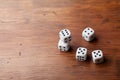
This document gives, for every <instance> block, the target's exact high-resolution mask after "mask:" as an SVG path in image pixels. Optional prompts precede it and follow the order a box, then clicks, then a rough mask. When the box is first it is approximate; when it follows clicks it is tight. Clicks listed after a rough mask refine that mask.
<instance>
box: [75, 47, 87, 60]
mask: <svg viewBox="0 0 120 80" xmlns="http://www.w3.org/2000/svg"><path fill="white" fill-rule="evenodd" d="M76 59H78V60H80V61H85V60H86V59H87V49H86V48H84V47H79V48H78V49H77V51H76Z"/></svg>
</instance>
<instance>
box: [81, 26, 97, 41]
mask: <svg viewBox="0 0 120 80" xmlns="http://www.w3.org/2000/svg"><path fill="white" fill-rule="evenodd" d="M94 33H95V32H94V30H93V29H92V28H90V27H87V28H85V29H84V30H83V32H82V37H83V38H84V39H85V40H86V41H91V40H93V39H94Z"/></svg>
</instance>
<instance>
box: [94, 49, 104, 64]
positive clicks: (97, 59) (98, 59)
mask: <svg viewBox="0 0 120 80" xmlns="http://www.w3.org/2000/svg"><path fill="white" fill-rule="evenodd" d="M92 59H93V63H102V62H103V61H104V58H103V53H102V51H101V50H94V51H92Z"/></svg>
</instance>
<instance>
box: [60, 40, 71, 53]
mask: <svg viewBox="0 0 120 80" xmlns="http://www.w3.org/2000/svg"><path fill="white" fill-rule="evenodd" d="M58 49H59V50H60V51H65V52H66V51H68V50H69V49H70V45H69V44H68V43H64V42H63V41H62V40H59V42H58Z"/></svg>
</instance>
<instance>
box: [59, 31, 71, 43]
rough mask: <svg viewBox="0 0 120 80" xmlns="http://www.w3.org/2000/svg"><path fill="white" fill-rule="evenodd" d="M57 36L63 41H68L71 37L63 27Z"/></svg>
mask: <svg viewBox="0 0 120 80" xmlns="http://www.w3.org/2000/svg"><path fill="white" fill-rule="evenodd" d="M59 37H60V39H61V40H62V41H64V42H65V43H69V42H70V41H71V39H72V36H71V32H70V31H69V30H68V29H63V30H61V31H60V32H59Z"/></svg>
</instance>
